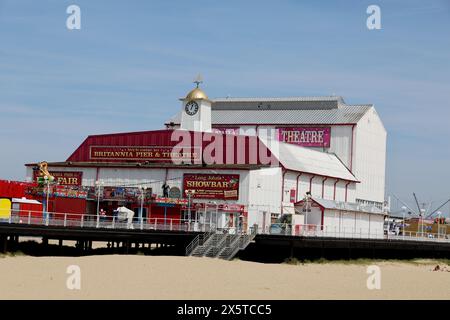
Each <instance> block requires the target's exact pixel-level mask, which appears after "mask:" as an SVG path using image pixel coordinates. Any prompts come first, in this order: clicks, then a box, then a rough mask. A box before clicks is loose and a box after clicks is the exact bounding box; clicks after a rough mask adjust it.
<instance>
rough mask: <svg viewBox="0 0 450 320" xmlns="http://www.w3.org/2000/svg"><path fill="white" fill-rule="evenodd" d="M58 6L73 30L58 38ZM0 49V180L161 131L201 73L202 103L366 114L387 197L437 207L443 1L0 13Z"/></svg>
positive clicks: (444, 79)
mask: <svg viewBox="0 0 450 320" xmlns="http://www.w3.org/2000/svg"><path fill="white" fill-rule="evenodd" d="M71 4H76V5H78V6H80V8H81V20H82V22H81V30H72V31H69V30H68V29H67V28H66V19H67V17H68V14H67V13H66V8H67V7H68V6H69V5H71ZM371 4H376V5H379V6H380V8H381V19H382V29H381V30H373V31H370V30H368V29H367V27H366V19H367V17H368V15H367V13H366V9H367V7H368V6H369V5H371ZM0 40H1V45H0V123H1V125H0V143H1V150H2V152H1V153H2V156H1V158H0V164H1V165H0V177H1V178H6V179H23V178H24V175H25V169H24V166H23V164H24V163H28V162H34V161H40V160H44V159H45V160H47V161H60V160H65V159H66V158H67V157H68V156H69V155H70V153H71V152H72V151H73V150H74V148H76V147H77V146H78V145H79V144H80V143H81V142H82V141H83V139H84V138H85V137H86V136H87V135H88V134H95V133H109V132H117V131H129V130H133V131H138V130H151V129H160V128H162V124H163V123H164V120H166V119H167V118H169V117H170V116H171V115H173V114H174V113H175V112H177V111H178V109H179V108H180V105H179V101H178V100H177V99H178V98H179V97H181V96H183V95H184V94H185V93H186V92H187V91H188V90H189V89H190V88H191V87H192V83H191V81H192V79H193V77H194V76H195V75H196V74H197V73H202V74H203V76H204V78H205V84H204V88H205V90H206V92H207V93H208V95H209V96H211V97H222V96H226V95H230V96H297V95H298V96H301V95H330V94H336V95H341V96H343V97H344V99H345V100H346V102H347V103H352V104H356V103H374V104H375V107H376V108H377V110H378V112H379V114H380V115H381V117H382V119H383V121H384V124H385V126H386V128H387V130H388V135H389V136H388V159H387V160H388V165H387V170H388V172H387V173H388V174H387V186H386V187H387V192H388V193H394V194H396V195H398V196H399V197H401V198H403V199H408V200H410V198H411V194H412V192H413V191H415V192H416V193H417V194H418V195H419V196H420V198H421V200H423V201H430V200H434V201H435V202H436V204H437V203H438V202H439V201H443V200H445V199H446V198H448V197H450V185H449V181H450V169H449V163H450V142H449V138H450V102H449V101H450V1H447V0H430V1H418V0H409V1H400V0H391V1H377V0H371V1H364V0H360V1H356V0H354V1H349V0H346V1H344V0H341V1H312V0H311V1H201V0H196V1H131V0H130V1H99V0H96V1H92V0H91V1H81V0H77V1H75V0H74V1H58V0H54V1H43V0H42V1H20V0H14V1H4V0H0Z"/></svg>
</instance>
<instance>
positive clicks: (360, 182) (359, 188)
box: [27, 88, 386, 235]
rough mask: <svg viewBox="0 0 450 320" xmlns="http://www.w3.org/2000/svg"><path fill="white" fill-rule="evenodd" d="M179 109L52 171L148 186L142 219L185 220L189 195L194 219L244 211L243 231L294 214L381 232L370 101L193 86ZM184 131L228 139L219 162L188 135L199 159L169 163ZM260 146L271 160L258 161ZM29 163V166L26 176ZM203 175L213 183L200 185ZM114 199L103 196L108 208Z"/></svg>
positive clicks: (227, 219) (316, 224)
mask: <svg viewBox="0 0 450 320" xmlns="http://www.w3.org/2000/svg"><path fill="white" fill-rule="evenodd" d="M180 109H181V110H180V112H179V113H178V114H177V115H175V116H174V117H173V118H172V119H170V120H169V121H168V122H167V124H166V129H165V130H155V131H144V132H128V133H111V134H103V135H91V136H88V137H87V138H86V140H85V141H84V142H83V143H82V144H81V145H80V146H79V147H78V148H77V149H76V150H75V151H74V152H73V154H72V155H70V156H69V157H68V158H67V160H65V161H62V162H51V163H49V164H48V167H49V171H50V173H53V174H54V175H55V176H64V173H66V174H68V173H70V174H71V176H76V177H78V178H79V179H78V180H77V181H79V186H78V187H95V186H96V182H97V184H99V183H101V185H103V186H104V187H105V188H115V187H126V186H140V185H141V186H147V187H149V188H151V191H152V193H153V194H154V195H156V198H155V199H156V200H154V201H153V203H149V204H148V205H147V204H146V208H145V212H144V215H145V217H146V218H155V217H162V216H164V217H165V218H166V217H167V215H168V214H170V217H172V218H173V217H175V218H179V219H182V218H184V217H185V214H186V210H185V209H186V208H185V205H186V202H185V201H184V202H183V201H181V200H185V198H186V195H187V193H188V192H187V191H194V195H195V196H193V200H192V201H193V203H194V204H196V206H195V208H198V210H196V215H198V216H199V217H200V219H202V221H216V222H217V224H218V226H219V227H226V226H230V225H234V226H236V223H237V222H236V218H237V217H242V216H244V217H245V220H246V221H245V226H246V227H247V228H248V227H250V226H252V225H254V224H257V225H258V226H259V228H260V230H261V231H262V230H264V231H266V230H268V229H269V227H270V225H271V224H272V223H273V222H275V220H276V219H277V218H280V217H282V216H283V215H288V216H289V215H292V216H291V217H293V218H292V224H293V225H294V226H293V228H292V230H293V232H297V233H298V232H301V231H302V230H304V228H305V226H304V225H305V224H307V225H310V226H311V227H309V229H310V230H311V229H312V230H322V231H327V232H338V233H339V232H343V231H346V232H349V231H350V232H357V233H358V232H361V233H368V232H370V233H371V234H378V235H382V234H383V222H384V211H383V202H384V181H385V157H386V150H385V149H386V131H385V129H384V127H383V124H382V122H381V120H380V118H379V117H378V115H377V113H376V111H375V109H374V107H373V106H372V105H355V106H354V105H347V104H345V103H344V101H343V99H342V98H339V97H309V98H306V97H303V98H245V99H243V98H240V99H238V98H226V99H215V100H211V99H209V98H208V97H207V95H206V94H205V93H204V92H203V91H202V90H201V89H200V88H195V89H194V90H192V91H191V92H189V93H188V94H187V96H186V97H184V98H182V99H181V108H180ZM180 132H188V133H189V134H190V135H194V134H196V133H201V134H202V135H205V136H206V137H207V140H208V141H216V140H223V141H225V144H224V146H223V148H222V147H220V148H219V149H223V150H224V153H223V156H222V158H221V159H216V160H215V161H216V162H214V163H210V162H208V161H206V160H205V154H206V153H207V150H208V149H210V148H209V147H208V144H205V141H203V142H202V141H201V142H200V143H197V142H195V139H194V142H192V143H193V144H192V147H193V149H192V150H193V151H192V154H194V153H195V154H196V157H198V156H199V157H200V162H196V163H194V162H193V163H190V162H189V161H188V160H190V159H185V161H184V162H182V163H174V162H173V161H172V159H171V158H168V157H165V156H164V154H166V153H167V151H168V150H169V151H170V150H175V148H179V145H178V144H177V143H178V141H175V140H173V138H174V136H177V133H180ZM242 139H244V140H242ZM240 140H242V141H244V143H243V144H241V145H240V144H239V143H237V141H240ZM231 142H233V144H235V146H234V147H233V148H232V150H231V151H230V149H229V148H227V145H229V144H230V143H231ZM254 143H256V144H254ZM176 150H179V149H176ZM261 150H263V151H264V152H263V153H265V152H266V151H267V152H269V153H270V155H271V159H272V160H273V161H271V162H270V163H266V162H264V161H263V160H262V159H261V154H260V152H261ZM194 151H195V152H194ZM230 152H231V153H232V154H231V156H230ZM180 154H181V153H180ZM255 154H258V155H257V156H256V157H255V156H254V155H255ZM35 168H36V164H28V165H27V176H28V179H29V180H32V179H34V176H35V174H34V173H33V169H35ZM208 181H215V182H217V183H215V184H213V185H212V186H210V188H209V189H204V188H203V189H201V187H199V186H203V185H205V183H206V182H208ZM163 185H166V186H168V188H170V192H169V193H168V195H167V194H166V195H164V194H163V188H162V186H163ZM196 188H197V189H196ZM214 188H216V189H214ZM172 191H173V192H172ZM307 194H310V195H311V197H306V196H307ZM164 197H173V198H177V199H174V202H175V203H177V205H179V207H176V208H171V209H170V210H171V211H170V212H169V213H168V212H167V210H166V209H164V210H165V211H161V210H163V209H161V208H162V207H158V205H157V203H156V202H158V201H160V202H165V201H166V200H164V199H163V198H164ZM305 197H306V199H307V200H304V199H305ZM175 200H177V201H178V200H180V201H178V202H177V201H175ZM88 202H89V199H88ZM207 203H212V204H214V205H216V208H215V209H214V205H213V206H208V205H207ZM94 204H95V202H93V203H92V204H90V205H87V210H92V208H93V207H95V205H94ZM117 204H118V203H116V202H114V199H105V205H110V206H116V205H117ZM201 204H203V206H202V205H201ZM133 205H134V206H135V207H139V204H136V203H135V204H130V206H131V207H132V206H133ZM210 207H211V208H210ZM89 208H90V209H89ZM132 208H133V207H132ZM195 208H193V211H194V209H195ZM177 210H178V211H177ZM233 210H234V211H233ZM330 235H332V234H330Z"/></svg>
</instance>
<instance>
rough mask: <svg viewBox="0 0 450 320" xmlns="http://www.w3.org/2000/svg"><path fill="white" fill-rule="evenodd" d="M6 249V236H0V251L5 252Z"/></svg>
mask: <svg viewBox="0 0 450 320" xmlns="http://www.w3.org/2000/svg"><path fill="white" fill-rule="evenodd" d="M7 250H8V238H7V237H6V236H1V237H0V252H2V253H6V251H7Z"/></svg>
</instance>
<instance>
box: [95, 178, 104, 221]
mask: <svg viewBox="0 0 450 320" xmlns="http://www.w3.org/2000/svg"><path fill="white" fill-rule="evenodd" d="M102 185H103V181H99V180H97V181H95V186H96V187H97V228H98V227H99V224H100V190H101V188H102Z"/></svg>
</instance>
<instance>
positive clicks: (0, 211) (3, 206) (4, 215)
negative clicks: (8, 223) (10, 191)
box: [0, 199, 11, 219]
mask: <svg viewBox="0 0 450 320" xmlns="http://www.w3.org/2000/svg"><path fill="white" fill-rule="evenodd" d="M10 215H11V200H9V199H0V219H8V218H9V216H10Z"/></svg>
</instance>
